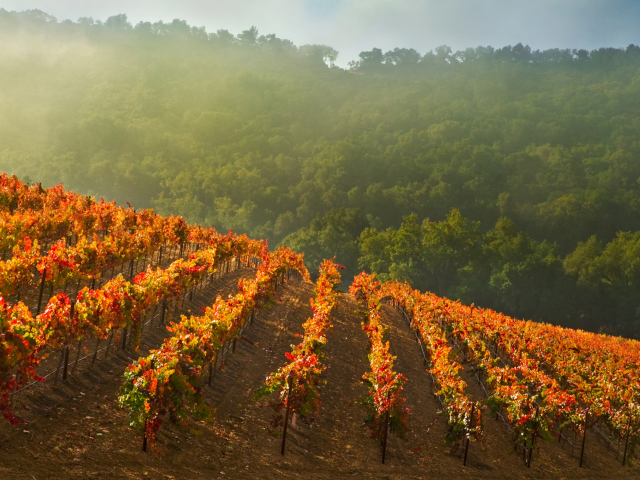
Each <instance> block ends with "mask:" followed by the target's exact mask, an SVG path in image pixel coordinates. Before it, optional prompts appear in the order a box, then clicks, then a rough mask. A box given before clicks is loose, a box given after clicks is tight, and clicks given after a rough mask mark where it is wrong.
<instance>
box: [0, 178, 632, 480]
mask: <svg viewBox="0 0 640 480" xmlns="http://www.w3.org/2000/svg"><path fill="white" fill-rule="evenodd" d="M0 210H1V211H2V214H1V215H0V227H1V228H0V231H1V232H2V237H1V238H2V242H3V249H2V250H3V258H4V260H2V261H0V280H1V281H0V411H2V413H3V417H4V420H6V421H3V422H2V424H1V425H0V451H1V452H2V455H0V472H2V473H4V474H5V476H8V477H11V478H69V477H74V478H89V477H96V476H102V475H104V474H105V472H109V474H110V476H111V477H113V478H140V477H142V476H152V477H154V476H158V477H163V478H198V477H199V476H202V475H204V476H215V477H216V478H217V477H218V476H219V477H220V478H223V477H229V478H240V477H243V478H244V476H246V475H247V472H249V474H253V475H255V476H259V477H261V478H272V477H273V478H275V477H281V476H285V477H291V478H295V477H298V476H300V475H301V474H305V475H306V474H308V473H311V474H313V476H314V477H317V478H335V476H336V475H338V476H342V477H345V476H351V475H358V476H363V477H370V478H379V477H380V478H389V477H397V478H407V477H415V478H424V477H425V476H427V477H433V476H439V477H442V476H445V477H451V476H462V477H469V478H558V477H561V478H597V477H602V476H604V475H606V476H610V475H612V474H615V475H616V476H617V477H619V478H635V477H636V476H637V475H638V468H639V467H638V466H637V465H636V464H635V462H634V459H635V456H636V453H635V450H636V447H637V444H638V441H639V440H640V437H639V435H638V428H639V426H640V409H639V407H638V405H639V403H638V388H639V387H638V386H639V385H640V373H639V372H640V368H639V367H640V342H638V341H635V340H631V339H625V338H621V337H612V336H607V335H602V334H592V333H588V332H585V331H582V330H571V329H564V328H560V327H555V326H552V325H550V324H543V323H536V322H531V321H521V320H517V319H513V318H510V317H508V316H505V315H504V314H502V313H499V312H495V311H492V310H489V309H483V308H479V307H477V306H474V305H471V306H468V305H463V304H461V303H459V302H457V301H451V300H448V299H446V298H442V297H438V296H436V295H434V294H432V293H429V292H425V293H422V292H419V291H417V290H413V289H412V288H411V286H410V285H409V284H407V283H401V282H397V281H387V282H384V283H380V282H378V281H377V280H375V275H369V274H366V273H364V272H363V273H361V274H360V275H358V276H357V277H356V278H354V279H353V281H352V282H350V283H351V286H350V288H349V294H347V293H342V292H340V291H339V290H338V286H339V285H340V284H341V282H342V281H351V279H349V280H347V279H346V278H345V277H344V276H341V273H340V272H341V271H342V268H343V267H341V266H340V265H338V264H336V263H335V262H334V261H333V260H324V261H323V262H322V264H321V266H320V269H319V272H318V275H317V280H316V281H315V284H314V283H313V282H311V280H310V275H309V272H308V271H307V270H306V268H305V266H304V262H303V258H302V255H300V254H297V253H295V252H293V251H291V250H289V249H288V248H286V247H282V246H281V247H278V248H277V249H274V250H272V251H271V250H269V249H268V248H267V244H266V242H264V241H262V240H251V239H249V238H248V237H246V236H244V235H236V234H234V233H233V232H229V233H228V234H227V235H222V234H220V233H218V232H216V231H215V230H214V229H211V228H203V227H200V226H194V225H191V226H190V225H188V224H187V223H186V222H185V221H184V219H182V218H181V217H162V216H160V215H157V214H155V213H154V212H153V211H149V210H142V211H136V210H134V209H133V208H131V207H128V208H123V207H118V206H117V205H116V204H115V203H106V202H104V201H99V202H98V201H96V200H95V199H94V198H91V197H84V196H81V195H78V194H76V193H73V192H70V191H65V190H64V189H63V188H61V187H53V188H49V189H46V188H43V187H42V186H41V185H38V184H31V185H29V184H24V183H22V182H20V181H19V180H17V179H16V178H15V177H9V176H7V175H0ZM298 342H299V343H298ZM296 343H297V344H296ZM285 359H286V361H285ZM274 408H275V410H274ZM287 429H288V434H285V432H286V431H287ZM285 440H286V442H285ZM281 448H284V457H283V456H282V455H281V450H280V449H281ZM580 464H581V465H580Z"/></svg>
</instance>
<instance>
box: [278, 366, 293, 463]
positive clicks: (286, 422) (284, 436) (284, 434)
mask: <svg viewBox="0 0 640 480" xmlns="http://www.w3.org/2000/svg"><path fill="white" fill-rule="evenodd" d="M287 386H288V391H287V409H286V411H285V414H284V430H283V432H282V447H281V448H280V455H282V456H284V445H285V443H286V441H287V426H288V425H289V400H290V399H291V389H292V388H293V378H292V377H291V376H289V378H287Z"/></svg>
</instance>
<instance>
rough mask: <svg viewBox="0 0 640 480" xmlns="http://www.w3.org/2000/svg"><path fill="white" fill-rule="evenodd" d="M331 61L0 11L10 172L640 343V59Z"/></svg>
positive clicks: (445, 53) (151, 29) (305, 50)
mask: <svg viewBox="0 0 640 480" xmlns="http://www.w3.org/2000/svg"><path fill="white" fill-rule="evenodd" d="M336 57H337V52H336V51H335V50H333V49H332V48H331V47H328V46H324V45H307V46H302V47H297V46H295V45H294V44H293V43H292V42H290V41H288V40H283V39H279V38H278V37H276V36H275V35H261V34H260V33H259V32H258V31H257V29H255V28H253V27H252V28H250V29H248V30H245V31H243V32H241V33H240V34H238V35H233V34H231V33H229V32H227V31H226V30H218V31H217V32H216V33H208V32H206V31H205V30H204V29H202V28H194V27H192V26H190V25H188V24H187V23H186V22H184V21H179V20H176V21H174V22H172V23H162V22H157V23H153V24H151V23H148V22H141V23H139V24H137V25H135V26H132V25H130V24H129V22H128V21H127V18H126V16H124V15H117V16H115V17H111V18H109V19H108V20H107V21H105V22H103V23H101V22H97V21H94V20H92V19H80V20H79V21H78V22H70V21H65V22H58V21H57V20H56V19H54V18H53V17H50V16H48V15H46V14H44V13H42V12H39V11H30V12H22V13H13V12H6V11H4V10H0V169H2V170H4V171H7V172H9V173H15V174H17V175H18V176H20V177H21V178H22V179H30V180H32V181H42V182H43V184H45V185H51V184H55V183H59V182H64V184H65V186H66V187H67V188H70V189H73V190H76V191H81V192H84V193H87V194H92V195H96V196H98V197H100V196H103V197H104V198H105V199H114V198H115V199H116V200H117V201H119V202H121V203H124V202H125V201H129V202H130V203H131V204H133V205H135V206H136V208H146V207H152V208H155V209H157V210H158V211H159V213H161V214H180V215H184V216H185V217H186V218H187V219H188V220H189V221H191V222H199V223H203V224H207V225H213V226H215V227H216V228H218V229H227V228H233V229H234V230H236V231H239V232H246V233H249V234H250V235H251V236H253V237H256V238H268V239H269V240H270V242H271V245H277V244H279V243H282V242H284V243H287V244H290V245H292V246H294V247H296V248H297V249H299V250H301V251H304V252H305V254H306V257H305V258H306V259H307V262H308V263H309V267H310V268H311V267H312V268H313V270H317V263H318V262H319V260H320V259H322V258H327V257H332V256H334V255H336V256H337V260H338V261H339V262H341V263H343V264H345V265H346V266H347V267H348V271H347V272H345V275H344V277H343V278H345V279H348V278H349V275H353V274H355V273H357V271H358V270H359V269H362V268H365V269H367V270H370V271H376V272H379V273H380V274H382V275H386V276H390V277H393V278H399V279H401V280H405V279H406V280H410V281H412V282H413V283H414V286H416V287H419V288H423V289H430V290H433V291H434V292H435V293H438V294H446V295H449V296H452V297H455V298H460V299H462V300H464V301H465V302H469V303H472V302H475V303H476V304H478V305H481V306H483V307H492V308H495V309H499V310H502V311H505V312H506V313H509V314H511V315H514V316H517V317H524V318H533V319H536V320H546V321H550V322H554V323H560V324H563V325H571V326H574V327H580V326H581V327H584V328H588V329H591V330H600V329H602V330H604V331H607V332H609V333H621V334H625V335H628V336H636V337H638V336H640V296H639V295H638V292H640V234H639V233H638V232H639V231H640V139H639V137H638V132H639V131H640V53H639V48H638V47H635V46H629V47H628V48H626V49H610V48H606V49H599V50H594V51H591V52H586V51H584V50H545V51H543V52H538V51H531V49H529V48H528V47H523V46H522V45H516V46H515V47H504V48H500V49H493V48H491V47H479V48H476V49H468V50H465V51H464V52H455V53H454V52H452V51H451V49H449V48H448V47H439V48H437V49H436V50H435V51H432V52H429V53H427V54H425V55H420V54H419V53H418V52H416V51H415V50H410V49H395V50H393V51H390V52H387V53H385V54H383V53H382V52H381V51H380V50H378V49H373V50H372V51H370V52H362V53H361V54H360V60H359V61H357V62H355V63H352V65H351V68H350V69H349V70H344V69H341V68H338V67H336V66H335V60H336ZM405 67H407V68H405ZM409 67H410V68H409Z"/></svg>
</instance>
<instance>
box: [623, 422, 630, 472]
mask: <svg viewBox="0 0 640 480" xmlns="http://www.w3.org/2000/svg"><path fill="white" fill-rule="evenodd" d="M630 435H631V413H629V423H628V424H627V439H626V440H625V442H624V455H623V456H622V466H623V467H624V466H625V464H626V463H627V447H628V446H629V436H630Z"/></svg>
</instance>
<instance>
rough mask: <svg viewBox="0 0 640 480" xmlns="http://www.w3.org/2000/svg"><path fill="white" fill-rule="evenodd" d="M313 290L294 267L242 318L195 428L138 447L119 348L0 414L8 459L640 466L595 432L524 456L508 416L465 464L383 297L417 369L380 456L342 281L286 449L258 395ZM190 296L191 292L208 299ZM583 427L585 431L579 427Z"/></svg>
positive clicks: (383, 471)
mask: <svg viewBox="0 0 640 480" xmlns="http://www.w3.org/2000/svg"><path fill="white" fill-rule="evenodd" d="M235 278H236V277H233V276H232V277H229V278H228V279H225V280H224V283H217V284H216V285H215V288H213V289H212V290H210V291H209V292H207V294H208V295H211V293H213V292H215V293H220V294H225V293H227V292H232V291H233V284H234V281H235ZM311 296H313V292H312V289H311V287H310V286H309V285H306V284H304V283H301V282H299V281H292V282H290V283H288V284H287V286H286V287H285V290H284V291H283V293H281V295H280V297H281V300H280V302H279V303H278V304H276V305H275V306H274V307H273V308H272V309H270V310H267V311H265V312H263V313H261V314H260V315H259V316H258V318H257V321H256V322H255V324H254V326H253V327H251V328H250V329H249V330H247V333H246V337H247V340H248V341H241V342H238V347H237V349H236V352H235V353H233V354H230V355H229V356H228V357H227V358H226V360H225V367H224V369H223V370H222V371H219V372H217V373H216V376H215V379H214V381H213V385H212V387H206V388H205V391H204V396H205V398H206V401H207V403H209V404H210V405H211V406H212V407H214V408H215V414H214V417H213V418H212V419H211V420H209V421H206V422H198V421H192V422H191V423H190V426H189V427H188V428H187V429H176V428H174V427H171V426H167V427H163V429H162V430H161V431H160V433H159V435H158V439H157V443H156V444H155V446H154V447H153V449H152V450H151V451H150V452H149V453H146V454H145V453H142V452H141V450H140V435H138V433H137V432H135V431H132V430H131V429H130V428H129V427H128V426H127V421H126V416H125V415H124V412H123V411H122V410H121V409H120V408H118V406H117V392H118V389H119V386H120V383H121V380H122V371H123V368H124V366H125V365H126V364H127V363H129V362H130V361H131V360H133V359H135V358H137V354H136V355H135V356H132V355H131V352H128V353H127V352H122V353H118V354H117V355H116V356H114V357H112V358H111V359H110V360H109V361H108V362H99V363H98V364H96V366H94V367H90V366H88V365H86V366H85V365H83V366H82V367H80V370H79V373H78V375H76V376H73V377H71V379H70V380H69V382H68V383H65V384H62V385H58V386H56V387H45V388H44V389H42V390H41V389H39V390H36V391H34V392H32V393H29V394H28V395H26V396H21V397H19V400H18V401H17V404H18V409H19V410H18V411H19V412H20V416H24V418H26V419H28V420H29V423H28V424H26V425H20V426H17V427H9V426H8V425H6V424H4V425H2V427H1V429H0V431H2V437H3V441H2V443H0V445H1V447H0V448H1V450H2V455H0V472H2V473H3V474H4V475H5V476H7V478H8V477H10V478H16V479H22V478H24V479H32V478H36V479H40V478H43V479H44V478H94V477H95V478H99V477H101V476H104V475H105V474H107V473H108V475H109V476H110V478H114V479H120V478H122V479H125V478H142V477H149V478H175V479H191V478H201V477H206V478H246V476H247V475H249V476H252V477H255V478H298V477H299V476H300V475H304V476H309V475H311V476H313V478H347V477H351V476H357V477H361V478H453V477H456V478H505V479H506V478H531V479H533V478H549V479H551V478H566V479H572V478H576V479H577V478H594V479H596V478H613V477H615V478H637V476H638V467H637V466H633V467H625V468H622V467H621V465H620V462H619V460H618V461H616V454H615V451H611V450H610V449H608V448H607V446H606V442H605V441H604V440H602V439H599V438H598V436H597V434H593V435H590V436H589V437H588V438H587V443H586V449H585V463H584V467H583V468H582V469H580V468H578V456H579V449H578V448H575V449H572V448H571V446H570V445H568V444H566V443H565V444H563V445H562V446H560V445H558V444H557V443H556V442H555V441H542V442H540V443H539V444H538V446H537V447H536V451H535V455H534V457H533V460H532V464H531V468H530V469H527V468H526V465H525V464H524V462H523V461H522V454H521V453H514V452H513V447H512V444H511V442H510V440H509V439H510V434H509V428H508V427H507V426H506V425H505V424H503V423H501V422H497V421H495V419H494V418H486V420H485V422H486V423H485V428H486V434H485V439H484V440H483V441H482V443H480V444H477V443H472V445H471V447H470V450H469V456H468V463H467V467H463V466H462V460H461V459H460V458H459V457H458V456H456V455H452V454H451V450H452V449H451V446H450V445H447V444H446V443H445V442H444V434H445V431H446V425H445V424H446V420H445V418H444V417H443V416H442V415H440V414H438V413H437V410H438V408H439V404H438V402H437V400H436V398H435V397H434V396H433V394H432V384H431V378H430V376H429V374H428V373H427V372H425V370H424V369H423V368H422V366H423V359H422V356H421V353H420V349H419V348H418V346H417V345H416V342H415V337H413V334H412V333H411V331H410V330H409V328H408V326H407V324H406V323H405V322H404V320H403V319H402V317H401V316H400V315H399V314H398V313H397V312H395V311H394V310H392V309H390V308H387V307H385V308H384V310H383V311H384V313H383V317H384V321H385V322H386V323H388V324H389V325H390V327H391V330H390V335H389V339H390V342H391V345H392V352H393V353H394V355H397V357H398V358H397V360H396V368H397V370H398V371H399V372H401V373H403V374H405V375H406V376H407V377H408V378H409V381H408V382H407V384H406V389H405V391H404V394H405V395H406V398H407V406H408V407H409V409H410V422H411V427H412V431H411V434H410V435H409V437H408V440H407V442H406V443H405V442H403V441H401V440H399V439H397V438H395V437H393V436H392V437H391V438H390V442H389V447H388V457H387V461H386V464H385V465H381V464H380V447H379V443H378V442H377V441H375V440H372V439H371V438H370V435H369V430H368V428H366V426H364V425H363V422H362V419H363V413H364V411H363V408H362V407H360V406H358V405H357V402H358V401H359V399H361V398H362V397H363V396H364V395H365V393H366V388H365V387H364V386H363V385H362V384H361V382H360V377H361V375H362V374H363V373H364V372H365V371H366V370H367V368H368V362H367V360H366V350H367V344H366V336H365V335H364V332H362V330H361V329H360V318H361V317H360V316H359V315H357V314H356V313H355V310H356V309H358V308H359V307H358V306H357V304H356V303H355V301H354V299H353V298H352V297H350V296H347V295H343V296H341V299H340V301H339V305H338V307H337V308H336V310H335V314H334V315H333V325H334V329H333V331H332V332H331V333H330V334H329V337H328V343H327V347H326V350H325V353H326V356H327V365H328V369H327V374H326V377H325V380H326V382H327V383H326V385H325V386H324V387H321V389H320V396H321V400H322V406H321V411H320V415H319V417H318V419H317V420H316V421H315V422H314V423H313V424H312V426H307V425H306V424H304V423H303V422H301V421H300V420H298V422H297V425H296V426H292V427H291V429H290V430H289V432H290V437H289V441H288V443H287V450H286V454H285V456H284V457H281V456H280V439H281V437H280V436H279V435H278V431H279V430H280V429H279V428H278V429H272V427H271V426H270V420H271V415H272V413H271V410H270V409H268V408H265V407H264V406H262V405H263V404H262V402H260V403H254V402H252V401H251V398H252V397H253V395H254V394H255V392H256V390H257V388H258V387H259V386H260V385H261V383H262V382H263V381H264V378H265V377H266V376H267V375H268V374H270V373H271V372H272V371H273V370H274V369H275V368H277V367H278V366H279V365H280V364H282V363H283V362H284V361H285V358H284V352H285V351H287V350H288V349H289V344H291V343H294V342H295V341H296V340H295V337H294V335H295V334H296V333H298V334H299V333H301V331H302V322H303V321H304V320H305V319H306V318H307V317H308V316H309V315H310V314H311V309H310V308H309V304H308V299H309V298H310V297H311ZM194 300H195V302H196V305H204V304H206V301H207V300H205V298H197V299H194ZM196 305H194V306H196ZM191 308H193V307H191ZM160 338H161V335H159V334H154V336H153V338H148V339H147V340H146V341H145V343H144V344H143V349H146V348H149V347H150V346H153V345H154V344H155V345H157V344H158V342H159V340H160ZM250 342H252V343H250ZM464 375H465V378H466V379H467V380H468V382H469V385H470V391H471V392H472V394H473V395H474V396H476V397H477V398H478V399H483V398H484V394H483V392H482V390H481V388H480V387H479V386H478V385H477V384H474V382H475V380H473V377H472V376H471V375H470V373H469V372H465V374H464ZM436 418H437V419H438V422H436V423H435V424H433V423H432V422H433V421H434V420H435V419H436ZM574 441H575V443H576V444H578V445H579V443H580V442H579V438H578V439H574ZM25 465H29V467H28V468H25ZM634 465H635V463H634Z"/></svg>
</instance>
